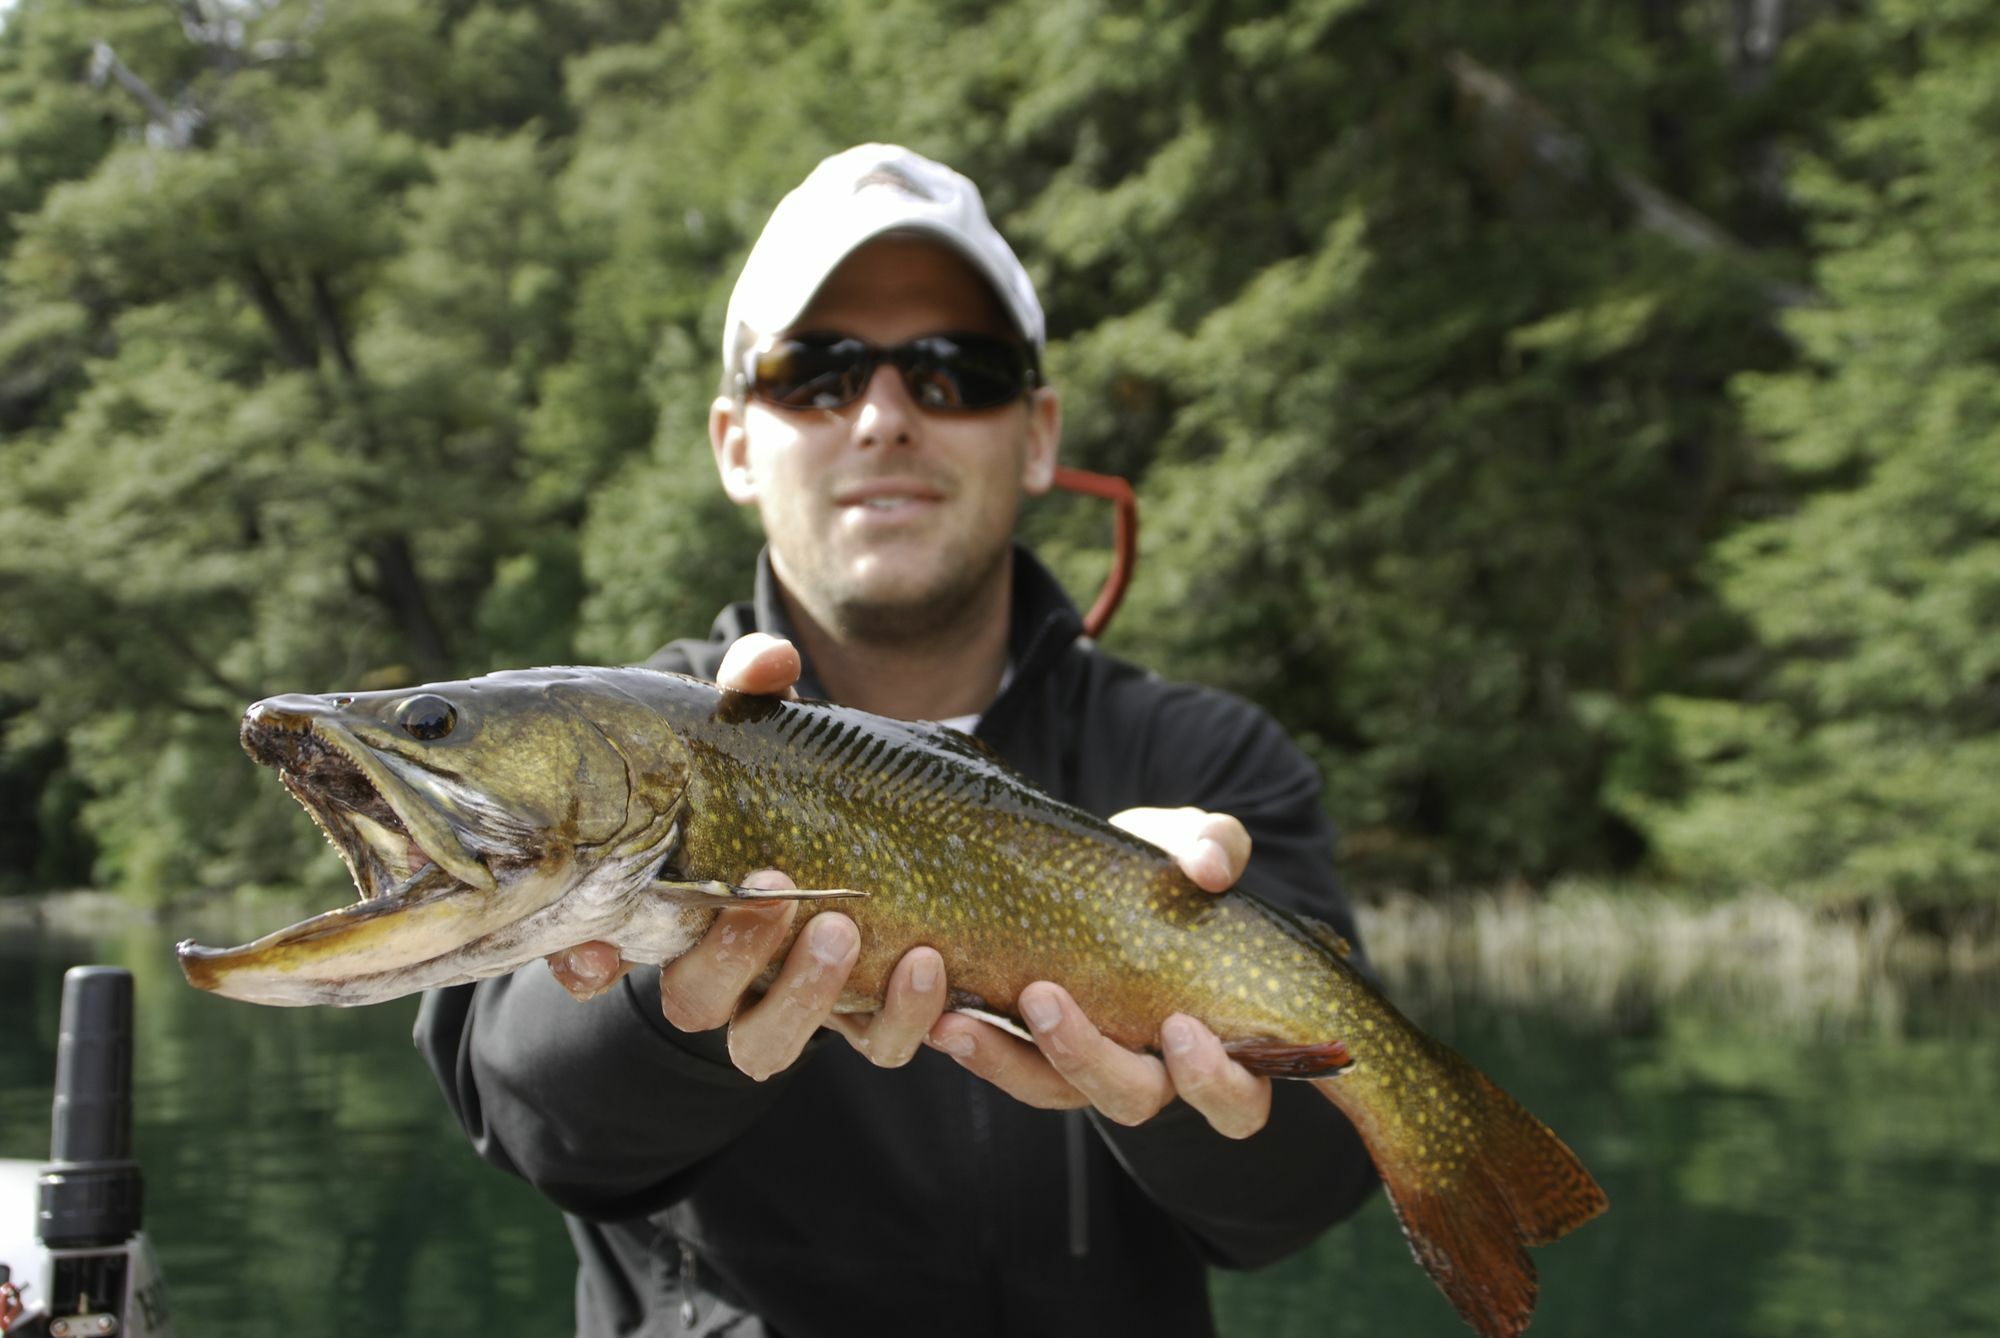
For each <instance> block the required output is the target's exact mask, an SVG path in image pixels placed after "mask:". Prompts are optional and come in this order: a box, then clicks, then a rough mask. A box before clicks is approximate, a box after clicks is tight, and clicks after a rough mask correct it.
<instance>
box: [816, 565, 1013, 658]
mask: <svg viewBox="0 0 2000 1338" xmlns="http://www.w3.org/2000/svg"><path fill="white" fill-rule="evenodd" d="M1012 560H1013V548H1012V545H1011V543H1009V544H1003V545H1001V546H1000V548H999V549H998V550H996V551H995V552H993V553H991V554H987V555H983V556H981V557H979V558H977V559H963V560H961V561H959V562H957V563H955V564H953V565H954V566H955V568H956V570H952V571H948V572H946V573H944V574H943V575H942V576H941V577H940V579H938V580H936V581H933V582H931V583H929V584H927V585H926V586H925V587H924V588H922V589H919V590H915V591H910V592H907V593H903V594H901V595H897V596H889V595H883V596H871V595H870V594H869V593H868V592H867V591H865V590H862V589H851V588H850V589H843V590H832V591H827V592H825V594H824V598H825V601H826V607H825V608H824V609H820V610H815V611H814V612H815V614H816V616H818V617H819V618H820V619H821V620H822V621H823V622H825V623H826V625H827V626H828V628H829V630H831V631H833V632H834V634H835V635H837V636H839V637H841V638H842V639H843V640H853V641H866V642H869V643H871V644H874V645H879V646H936V645H943V644H948V643H950V642H952V641H955V640H957V639H959V638H960V637H961V636H963V635H965V634H967V633H969V632H970V631H971V630H972V629H974V628H976V627H978V626H980V625H981V624H982V623H983V622H984V621H985V619H986V618H987V617H989V616H991V615H990V613H989V609H990V605H991V601H993V600H995V599H999V598H1001V597H1002V595H1003V593H1004V592H1005V591H1006V589H1007V588H1008V582H1007V574H1008V572H1009V571H1010V570H1011V563H1012ZM1003 613H1004V610H1003Z"/></svg>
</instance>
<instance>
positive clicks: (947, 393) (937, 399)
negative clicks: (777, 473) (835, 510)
mask: <svg viewBox="0 0 2000 1338" xmlns="http://www.w3.org/2000/svg"><path fill="white" fill-rule="evenodd" d="M885 362H886V363H888V364H889V365H890V366H891V367H894V368H895V369H896V371H897V372H898V373H900V374H901V375H902V378H903V384H904V385H905V386H906V387H908V389H909V392H910V398H911V399H913V400H915V401H916V402H917V404H918V405H919V406H921V407H923V408H925V409H930V410H934V411H936V412H939V413H973V412H976V411H978V410H980V409H997V408H999V407H1000V406H1001V405H1003V404H1012V403H1013V402H1014V401H1015V400H1017V399H1019V398H1021V396H1023V395H1025V394H1027V393H1028V392H1029V391H1030V390H1032V389H1034V388H1035V386H1037V385H1038V384H1040V382H1041V373H1040V371H1039V369H1038V368H1037V367H1036V366H1035V359H1034V357H1033V355H1032V354H1030V353H1029V352H1028V350H1027V349H1026V348H1024V347H1022V346H1021V345H1020V344H1018V343H1016V342H1014V341H1013V340H1011V339H1003V338H1000V337H999V336H997V335H984V334H960V333H951V334H930V335H922V336H920V337H918V338H916V339H912V340H910V341H909V342H908V343H905V344H897V345H896V346H895V347H894V348H881V347H878V346H877V345H874V344H871V343H869V342H868V341H867V340H865V339H856V338H854V337H853V336H852V335H843V334H831V333H817V332H813V333H806V334H795V335H785V336H783V337H781V338H778V339H775V340H772V341H771V343H770V345H769V346H768V347H765V348H760V349H758V350H756V351H754V352H753V353H751V354H750V357H749V373H750V378H749V381H750V383H749V391H750V393H751V394H752V395H755V396H756V397H757V398H758V399H760V400H763V401H765V402H766V403H767V404H777V405H782V406H784V407H785V408H787V409H838V408H840V407H841V406H842V405H847V404H852V403H854V401H856V400H858V399H860V398H861V396H862V395H863V394H865V393H866V392H867V390H868V382H869V381H870V380H871V379H872V378H873V377H874V375H875V369H876V368H877V367H880V366H881V365H882V364H883V363H885Z"/></svg>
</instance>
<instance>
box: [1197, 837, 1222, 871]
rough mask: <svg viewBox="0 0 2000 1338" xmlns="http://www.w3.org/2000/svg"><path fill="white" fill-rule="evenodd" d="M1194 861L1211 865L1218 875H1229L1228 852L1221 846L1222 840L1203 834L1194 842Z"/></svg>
mask: <svg viewBox="0 0 2000 1338" xmlns="http://www.w3.org/2000/svg"><path fill="white" fill-rule="evenodd" d="M1194 862H1195V863H1198V864H1208V865H1210V866H1212V867H1213V868H1214V869H1215V872H1216V876H1218V877H1221V878H1227V877H1228V876H1229V852H1228V851H1227V850H1224V849H1223V848H1222V842H1220V841H1217V840H1214V839H1213V838H1211V837H1206V836H1204V837H1202V838H1201V840H1199V841H1196V842H1195V843H1194Z"/></svg>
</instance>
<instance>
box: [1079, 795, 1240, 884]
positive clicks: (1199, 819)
mask: <svg viewBox="0 0 2000 1338" xmlns="http://www.w3.org/2000/svg"><path fill="white" fill-rule="evenodd" d="M1111 822H1112V824H1113V825H1114V826H1117V827H1122V828H1124V829H1125V830H1126V831H1128V832H1130V833H1132V834H1133V835H1134V836H1137V837H1140V838H1142V839H1143V840H1147V841H1151V842H1152V843H1153V844H1154V845H1156V846H1158V847H1159V848H1160V849H1162V850H1164V851H1166V852H1167V853H1168V854H1170V855H1172V856H1173V857H1174V859H1175V860H1176V861H1177V862H1178V863H1179V864H1180V866H1181V872H1183V873H1185V874H1186V875H1187V876H1188V877H1189V878H1191V879H1193V880H1194V882H1195V885H1196V886H1198V887H1200V888H1202V889H1203V890H1205V891H1208V892H1227V891H1228V890H1229V889H1230V888H1232V887H1234V886H1235V885H1236V880H1237V879H1239V878H1241V877H1242V876H1243V870H1244V867H1245V866H1247V865H1248V864H1249V863H1250V833H1249V831H1248V830H1247V829H1246V828H1245V827H1244V826H1243V824H1242V823H1241V822H1238V821H1237V820H1236V819H1235V818H1232V817H1231V816H1229V815H1228V814H1227V813H1210V812H1208V811H1207V810H1206V809H1199V808H1128V809H1126V810H1125V811H1124V812H1122V813H1114V814H1112V815H1111Z"/></svg>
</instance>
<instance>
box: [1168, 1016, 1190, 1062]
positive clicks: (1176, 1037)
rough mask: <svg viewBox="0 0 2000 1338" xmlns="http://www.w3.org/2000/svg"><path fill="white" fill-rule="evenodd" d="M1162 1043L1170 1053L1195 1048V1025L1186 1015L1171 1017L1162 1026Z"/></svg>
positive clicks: (1186, 1051)
mask: <svg viewBox="0 0 2000 1338" xmlns="http://www.w3.org/2000/svg"><path fill="white" fill-rule="evenodd" d="M1160 1045H1161V1046H1162V1048H1164V1049H1165V1050H1166V1052H1167V1053H1168V1054H1170V1055H1184V1054H1186V1053H1188V1051H1190V1050H1192V1049H1194V1027H1193V1026H1192V1025H1191V1024H1190V1023H1189V1022H1188V1020H1187V1019H1186V1018H1184V1017H1170V1018H1168V1019H1167V1020H1166V1023H1165V1024H1164V1025H1162V1026H1161V1028H1160Z"/></svg>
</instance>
